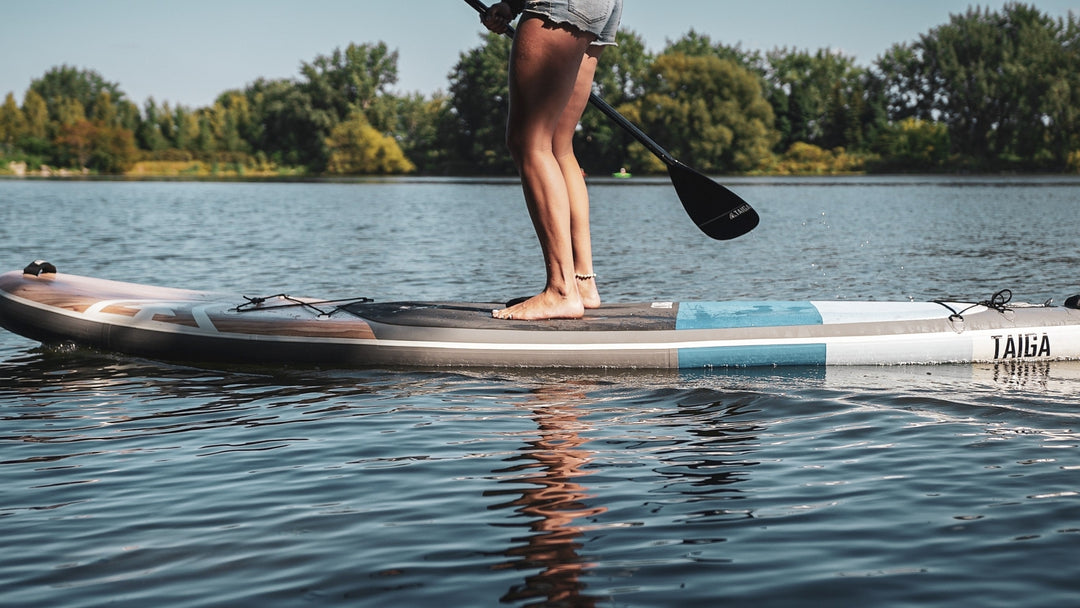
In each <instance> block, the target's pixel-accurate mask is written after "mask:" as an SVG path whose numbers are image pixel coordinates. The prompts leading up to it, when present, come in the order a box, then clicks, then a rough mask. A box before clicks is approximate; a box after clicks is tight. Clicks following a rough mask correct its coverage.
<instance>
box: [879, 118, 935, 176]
mask: <svg viewBox="0 0 1080 608" xmlns="http://www.w3.org/2000/svg"><path fill="white" fill-rule="evenodd" d="M949 139H950V138H949V130H948V127H947V126H946V125H944V124H942V123H935V122H927V121H923V120H919V119H918V118H905V119H904V120H901V121H900V122H898V123H895V124H892V125H890V126H889V127H888V128H887V129H885V131H884V132H883V133H882V135H881V137H880V138H879V140H878V142H877V145H876V148H877V152H878V153H879V154H880V155H881V158H882V159H883V160H882V161H880V162H879V163H878V165H877V167H878V169H881V170H904V171H939V170H941V169H942V168H943V167H944V166H945V164H946V162H947V161H948V160H949V147H950V146H949Z"/></svg>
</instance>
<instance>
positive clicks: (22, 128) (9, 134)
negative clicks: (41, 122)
mask: <svg viewBox="0 0 1080 608" xmlns="http://www.w3.org/2000/svg"><path fill="white" fill-rule="evenodd" d="M25 134H26V117H25V116H23V111H22V110H21V109H20V108H19V105H18V104H17V103H15V94H14V93H8V94H7V97H5V98H4V105H2V106H0V146H7V147H11V146H14V145H15V142H17V141H18V140H19V139H21V138H22V137H23V136H24V135H25Z"/></svg>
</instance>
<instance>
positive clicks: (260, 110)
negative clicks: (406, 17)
mask: <svg viewBox="0 0 1080 608" xmlns="http://www.w3.org/2000/svg"><path fill="white" fill-rule="evenodd" d="M510 44H511V43H510V41H509V40H508V39H506V38H504V37H502V36H497V35H495V34H486V35H484V36H483V37H482V38H481V41H480V44H479V45H478V46H477V47H476V48H473V49H470V50H467V51H465V52H463V53H461V55H460V56H459V59H458V62H457V64H456V65H455V66H454V67H453V70H452V71H451V73H450V74H448V84H449V88H448V90H447V91H446V92H445V93H444V92H442V91H440V92H437V93H435V94H434V95H431V96H430V97H426V96H424V95H421V94H418V93H414V94H400V93H397V92H395V91H393V90H392V89H391V87H392V86H393V85H394V84H396V83H397V78H398V67H397V61H398V54H397V51H394V50H392V49H390V48H388V47H387V46H386V44H385V43H382V42H377V43H372V44H349V45H348V46H346V47H344V48H337V49H334V50H333V51H332V52H331V53H329V54H327V55H318V56H316V57H315V58H314V59H313V60H311V61H310V62H303V63H301V67H300V70H299V73H298V75H297V77H296V78H293V79H279V80H266V79H258V80H256V81H254V82H252V83H251V84H248V85H247V86H245V87H244V88H242V89H235V90H229V91H225V92H223V93H222V94H220V95H219V96H218V98H217V99H216V100H215V101H214V103H213V104H211V105H210V106H208V107H201V108H189V107H185V106H182V105H176V104H173V105H170V104H169V103H168V102H161V103H158V102H156V101H155V100H154V99H153V98H149V99H147V100H146V101H145V103H144V104H143V106H142V107H141V108H140V107H138V106H136V105H135V104H134V103H132V102H131V101H129V100H128V99H127V98H126V96H125V95H124V93H123V92H122V91H121V90H120V89H119V86H118V85H117V84H115V83H112V82H109V81H108V80H106V79H104V78H103V77H102V76H101V75H100V74H98V73H97V72H94V71H92V70H84V69H77V68H74V67H70V66H67V65H63V66H59V67H55V68H52V69H50V70H48V71H47V72H46V73H45V74H44V75H43V76H42V77H41V78H38V79H35V80H34V81H33V82H32V83H31V85H30V87H29V89H28V90H27V91H26V92H25V95H24V97H23V100H22V105H21V107H20V106H19V105H17V104H16V97H15V94H14V93H10V94H7V95H6V97H5V98H4V99H3V103H2V104H0V156H2V158H3V159H4V160H5V161H11V160H17V161H24V162H26V163H27V165H28V166H29V167H31V168H33V167H37V166H39V165H42V164H49V165H52V166H62V167H74V168H77V169H78V168H82V167H87V168H89V169H90V170H93V171H99V172H116V171H124V170H127V169H125V168H126V167H130V166H132V163H133V162H135V161H136V160H143V161H146V162H145V163H143V164H142V165H141V167H140V168H139V169H138V170H139V171H153V170H155V169H154V167H156V170H160V171H168V172H171V173H170V174H191V175H196V174H198V175H272V174H283V175H299V174H309V173H321V172H335V173H337V172H344V173H372V172H388V173H394V172H405V171H412V170H418V171H420V172H423V173H427V174H477V173H479V174H513V173H514V171H515V169H514V165H513V162H512V161H511V159H510V156H509V153H508V152H507V149H506V146H505V143H504V137H505V120H506V111H507V102H508V93H507V73H506V72H507V60H508V57H509V53H510ZM595 90H596V91H597V93H599V94H600V95H602V96H603V97H604V98H605V99H606V100H607V101H608V102H609V103H610V104H611V105H613V106H614V107H616V108H618V110H619V111H620V112H621V113H623V114H624V115H625V116H626V117H627V118H629V119H630V120H631V121H632V122H635V123H636V124H638V125H640V126H642V127H643V129H644V130H645V131H646V132H648V133H649V134H650V135H651V136H652V137H653V138H654V139H656V141H658V142H659V143H661V145H663V146H665V147H666V148H668V149H669V150H670V151H671V152H672V153H673V154H674V155H675V156H676V157H678V158H680V159H681V160H683V161H684V162H687V163H689V164H691V165H693V166H695V167H697V168H699V169H701V170H703V171H707V172H728V171H744V172H756V171H770V172H778V173H836V172H848V171H858V170H872V171H873V170H876V171H886V170H887V171H949V170H961V169H962V170H1040V171H1080V20H1078V18H1077V17H1076V16H1075V15H1072V14H1070V16H1069V17H1067V18H1064V19H1052V18H1050V17H1048V16H1047V15H1045V14H1043V13H1042V12H1040V11H1039V10H1038V9H1036V8H1035V7H1034V6H1033V5H1029V4H1024V3H1018V2H1009V3H1007V4H1005V5H1004V6H1003V8H1002V9H1001V10H992V9H990V8H972V9H969V10H967V12H966V13H963V14H957V15H952V16H950V19H949V21H948V22H947V23H945V24H942V25H941V26H939V27H935V28H932V29H930V30H929V31H927V32H926V33H924V34H922V35H921V36H919V37H918V39H916V40H914V41H912V42H910V43H904V44H897V45H894V46H893V47H892V48H891V49H890V50H889V51H888V52H887V53H885V54H884V55H882V56H881V57H880V58H878V59H877V61H875V63H874V64H873V66H872V68H870V69H867V68H864V67H859V66H857V65H855V62H854V60H853V59H852V58H849V57H846V56H844V55H843V54H841V53H836V52H833V51H831V50H829V49H820V50H817V51H808V50H795V49H787V48H779V49H774V50H773V51H771V52H768V53H764V54H762V53H760V52H756V51H753V52H750V51H746V50H744V49H742V48H740V47H739V46H729V45H725V44H722V43H718V42H714V41H713V40H711V39H710V38H709V36H708V35H704V34H701V33H699V32H697V31H695V30H693V29H691V30H690V31H689V32H688V33H687V34H686V35H684V36H683V37H681V38H679V39H677V40H674V41H670V42H668V43H667V44H666V46H665V48H664V50H663V51H662V52H661V53H660V54H659V55H655V56H654V55H653V54H652V53H650V52H649V51H648V50H647V46H646V44H645V41H644V40H642V39H641V37H640V36H639V35H637V34H636V33H635V32H633V31H628V30H627V31H623V32H620V34H619V45H618V46H615V47H608V48H607V49H606V50H605V52H604V53H603V54H602V55H601V58H600V62H599V66H598V69H597V74H596V80H595ZM575 146H576V150H577V154H578V158H579V160H580V162H581V164H582V166H583V168H585V170H586V171H587V172H589V173H595V174H607V173H610V172H611V171H613V170H614V169H616V168H617V167H620V166H624V167H631V168H632V169H633V171H634V173H637V174H642V173H650V172H663V171H664V170H665V169H666V167H665V166H664V165H663V163H662V162H660V161H659V160H657V159H656V158H655V157H654V156H653V155H652V154H651V153H649V152H648V151H647V150H645V149H644V148H643V147H642V146H641V145H640V144H638V143H636V142H635V141H634V140H633V138H632V137H631V136H630V135H629V134H627V133H626V132H624V131H623V130H622V129H621V128H619V127H617V126H616V125H614V124H613V123H612V122H611V121H610V120H609V119H607V118H606V117H605V116H603V115H602V114H601V113H599V112H595V111H586V112H585V114H584V116H583V117H582V120H581V124H580V127H579V131H578V137H577V139H576V141H575ZM155 163H156V164H155Z"/></svg>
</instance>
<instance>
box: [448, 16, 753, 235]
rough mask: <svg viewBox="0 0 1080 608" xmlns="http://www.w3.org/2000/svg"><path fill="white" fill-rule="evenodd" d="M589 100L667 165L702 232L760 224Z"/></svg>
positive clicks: (602, 104)
mask: <svg viewBox="0 0 1080 608" xmlns="http://www.w3.org/2000/svg"><path fill="white" fill-rule="evenodd" d="M465 2H467V3H468V4H469V5H470V6H472V7H473V8H474V9H476V11H477V12H479V13H480V14H481V15H485V14H487V10H488V7H487V6H484V3H483V2H480V0H465ZM506 35H507V36H509V37H511V38H513V37H514V28H512V27H510V26H509V25H508V26H506ZM589 103H591V104H592V105H593V106H594V107H595V108H596V109H597V110H600V111H601V112H603V113H604V115H605V116H607V117H608V118H610V119H611V120H614V121H615V124H617V125H619V126H620V127H622V128H623V129H626V131H627V132H628V133H630V135H633V136H634V139H636V140H638V141H639V142H641V144H642V145H643V146H645V147H646V148H647V149H648V150H649V152H652V153H653V154H655V155H656V157H657V158H659V159H660V160H662V161H664V164H665V165H667V168H668V175H669V176H670V177H671V184H672V185H673V186H675V192H676V193H677V194H678V195H679V200H680V201H682V205H683V208H684V209H686V213H687V215H689V216H690V219H692V220H693V221H694V223H695V224H697V227H698V228H700V229H701V231H702V232H704V233H705V234H707V235H709V236H710V237H712V238H714V239H719V240H722V241H726V240H728V239H733V238H735V237H737V236H742V235H744V234H746V233H747V232H750V231H751V230H753V229H754V227H755V226H757V225H758V221H759V220H760V218H759V217H758V214H757V211H754V209H753V207H751V206H750V204H749V203H747V202H746V201H744V200H742V199H741V198H739V195H737V194H735V193H734V192H732V191H731V190H728V189H727V188H725V187H724V186H721V185H720V184H718V183H716V182H714V181H713V180H711V179H709V178H708V177H706V176H705V175H703V174H702V173H700V172H698V171H696V170H694V169H691V168H690V167H688V166H687V165H685V164H683V163H682V162H680V161H678V160H676V159H675V157H673V156H671V154H669V153H668V151H667V150H665V149H663V148H662V147H660V144H658V143H656V142H655V141H653V139H652V138H651V137H649V136H648V135H646V134H645V132H644V131H642V130H641V129H639V128H638V127H637V126H636V125H635V124H634V123H632V122H630V121H629V120H627V119H626V117H624V116H623V115H622V114H619V112H618V111H617V110H616V109H615V108H613V107H611V105H609V104H608V102H606V101H604V100H603V99H601V98H600V96H598V95H597V94H596V93H592V94H590V95H589Z"/></svg>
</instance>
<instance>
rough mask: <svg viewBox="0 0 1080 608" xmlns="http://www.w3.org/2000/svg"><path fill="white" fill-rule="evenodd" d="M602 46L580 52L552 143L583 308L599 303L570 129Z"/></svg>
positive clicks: (586, 98) (585, 200) (581, 107)
mask: <svg viewBox="0 0 1080 608" xmlns="http://www.w3.org/2000/svg"><path fill="white" fill-rule="evenodd" d="M603 49H604V47H602V46H590V47H589V48H588V51H586V53H585V55H583V56H582V59H581V67H580V68H579V69H578V74H577V81H576V82H575V84H574V91H573V93H572V94H571V96H570V101H569V103H567V105H566V109H565V110H563V113H562V116H560V118H559V124H558V125H557V126H556V129H555V139H554V140H553V143H552V148H553V151H554V154H555V159H556V160H557V161H558V163H559V167H560V168H561V169H562V174H563V179H564V180H565V181H566V188H567V194H568V195H569V199H570V237H571V243H572V246H573V251H574V273H575V277H576V281H577V287H578V292H579V293H580V294H581V301H582V303H583V304H584V305H585V308H598V307H599V306H600V292H599V291H598V290H597V287H596V278H595V275H594V273H593V261H592V235H591V233H590V230H589V192H588V189H587V188H586V186H585V177H584V176H583V175H582V173H581V165H579V164H578V161H577V157H576V156H575V155H574V133H575V132H576V131H577V126H578V123H579V122H581V115H582V113H584V112H585V108H586V107H587V106H588V105H589V94H590V93H592V85H593V76H594V75H595V74H596V65H597V61H598V60H599V58H600V53H601V52H602V51H603Z"/></svg>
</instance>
